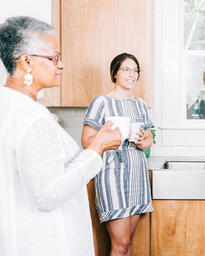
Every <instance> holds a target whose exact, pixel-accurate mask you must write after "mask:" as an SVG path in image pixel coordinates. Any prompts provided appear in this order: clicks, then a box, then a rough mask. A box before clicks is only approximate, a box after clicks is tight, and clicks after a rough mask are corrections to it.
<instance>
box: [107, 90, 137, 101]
mask: <svg viewBox="0 0 205 256" xmlns="http://www.w3.org/2000/svg"><path fill="white" fill-rule="evenodd" d="M107 96H109V97H111V98H115V99H132V98H134V96H133V95H132V94H131V92H130V90H122V89H120V88H118V87H117V88H115V89H114V90H112V91H110V92H109V93H107Z"/></svg>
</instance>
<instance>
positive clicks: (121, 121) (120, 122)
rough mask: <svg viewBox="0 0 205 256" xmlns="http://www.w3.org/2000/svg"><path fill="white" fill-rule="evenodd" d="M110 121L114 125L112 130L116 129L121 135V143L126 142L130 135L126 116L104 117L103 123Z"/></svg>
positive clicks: (128, 119) (128, 120)
mask: <svg viewBox="0 0 205 256" xmlns="http://www.w3.org/2000/svg"><path fill="white" fill-rule="evenodd" d="M108 120H110V121H111V122H112V123H113V124H114V125H113V127H112V129H114V128H115V127H118V128H119V130H120V133H121V141H122V142H123V141H124V140H126V139H127V138H128V136H129V133H130V118H129V117H127V116H106V117H105V121H106V122H107V121H108Z"/></svg>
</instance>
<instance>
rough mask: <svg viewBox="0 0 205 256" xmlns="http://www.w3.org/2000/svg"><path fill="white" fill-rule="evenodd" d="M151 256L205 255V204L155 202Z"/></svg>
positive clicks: (198, 202) (152, 220)
mask: <svg viewBox="0 0 205 256" xmlns="http://www.w3.org/2000/svg"><path fill="white" fill-rule="evenodd" d="M153 206H154V212H153V213H152V217H151V256H168V255H170V256H203V255H205V247H204V240H205V231H204V230H205V218H204V212H205V203H204V201H195V200H193V201H191V200H187V201H184V200H177V201H175V200H153Z"/></svg>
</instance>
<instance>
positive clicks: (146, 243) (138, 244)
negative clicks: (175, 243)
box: [87, 180, 150, 256]
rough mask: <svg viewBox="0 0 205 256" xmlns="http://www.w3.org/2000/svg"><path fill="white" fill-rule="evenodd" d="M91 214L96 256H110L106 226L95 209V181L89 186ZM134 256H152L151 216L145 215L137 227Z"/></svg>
mask: <svg viewBox="0 0 205 256" xmlns="http://www.w3.org/2000/svg"><path fill="white" fill-rule="evenodd" d="M87 189H88V196H89V203H90V212H91V218H92V228H93V237H94V246H95V256H108V255H109V251H110V239H109V235H108V233H107V230H106V227H105V224H104V223H102V224H100V222H99V217H98V214H97V211H96V209H95V189H94V180H91V181H90V183H89V184H88V186H87ZM132 256H150V214H149V213H147V214H144V215H143V216H142V217H141V219H140V221H139V223H138V226H137V230H136V232H135V235H134V238H133V248H132Z"/></svg>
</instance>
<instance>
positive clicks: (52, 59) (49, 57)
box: [29, 53, 61, 65]
mask: <svg viewBox="0 0 205 256" xmlns="http://www.w3.org/2000/svg"><path fill="white" fill-rule="evenodd" d="M29 56H33V57H39V58H45V59H48V60H50V61H53V63H54V64H55V65H58V63H59V61H60V56H61V54H60V53H58V55H56V56H49V55H40V54H30V55H29Z"/></svg>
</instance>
